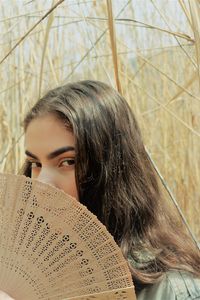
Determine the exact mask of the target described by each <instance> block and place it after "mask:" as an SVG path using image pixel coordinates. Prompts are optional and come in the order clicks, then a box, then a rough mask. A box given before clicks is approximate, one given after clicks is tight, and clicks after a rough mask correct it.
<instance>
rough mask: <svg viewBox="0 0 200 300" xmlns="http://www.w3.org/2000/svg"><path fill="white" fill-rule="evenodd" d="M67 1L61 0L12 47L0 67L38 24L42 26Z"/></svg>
mask: <svg viewBox="0 0 200 300" xmlns="http://www.w3.org/2000/svg"><path fill="white" fill-rule="evenodd" d="M64 1H65V0H59V1H58V2H57V3H56V4H55V5H54V6H53V7H52V8H51V9H49V10H48V12H47V13H46V14H45V15H44V16H43V17H42V18H41V19H40V20H39V21H38V22H36V23H35V24H34V25H33V26H32V27H31V28H30V29H29V30H28V31H27V32H26V33H25V34H24V35H23V36H22V37H21V38H20V40H19V41H18V42H17V43H16V44H15V45H14V46H13V47H12V49H11V50H10V51H9V52H8V53H7V54H6V55H5V56H4V57H3V58H2V59H1V60H0V65H1V64H2V63H3V62H4V61H5V60H6V58H7V57H8V56H9V55H10V54H11V53H12V52H13V51H14V50H15V49H16V48H17V47H18V46H19V44H21V42H23V40H24V39H25V38H26V37H27V36H28V35H29V34H30V33H31V31H33V30H34V29H35V28H36V27H37V26H38V24H40V23H41V22H42V21H43V20H44V19H45V18H46V17H47V16H48V15H49V14H50V13H52V11H53V10H54V9H56V7H57V6H58V5H60V4H61V3H62V2H64Z"/></svg>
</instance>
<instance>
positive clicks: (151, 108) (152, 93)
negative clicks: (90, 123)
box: [0, 0, 200, 240]
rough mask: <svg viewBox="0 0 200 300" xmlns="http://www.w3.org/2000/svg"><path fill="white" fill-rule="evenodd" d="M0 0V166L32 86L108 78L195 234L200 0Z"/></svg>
mask: <svg viewBox="0 0 200 300" xmlns="http://www.w3.org/2000/svg"><path fill="white" fill-rule="evenodd" d="M0 4H1V8H0V80H1V85H0V94H1V98H0V171H1V172H12V173H13V172H14V173H17V172H18V170H19V168H20V167H21V166H22V164H23V161H24V148H23V128H22V121H23V118H24V115H25V113H26V111H27V110H28V109H29V108H30V107H31V106H32V105H33V104H34V103H35V101H37V99H38V97H39V96H40V95H42V94H44V93H45V92H46V91H47V90H48V89H51V88H54V87H55V86H57V85H60V84H64V83H66V82H69V81H74V80H80V79H88V78H90V79H97V80H102V81H105V82H108V83H110V84H111V85H113V86H114V87H116V88H118V89H119V90H120V91H121V93H122V94H123V95H124V96H125V98H126V99H127V101H128V102H129V103H130V105H131V107H132V109H133V111H134V113H135V114H136V116H137V119H138V121H139V124H140V127H141V130H142V134H143V137H144V140H145V145H146V147H147V149H148V151H149V153H150V154H151V157H152V159H153V160H154V162H155V164H156V166H157V167H158V169H159V170H160V173H161V174H162V176H163V178H164V180H165V182H166V183H167V185H168V186H169V187H170V189H171V190H172V192H173V194H174V195H175V197H176V199H177V201H178V203H179V206H180V207H181V209H182V210H183V212H184V215H185V217H186V220H187V221H188V223H189V224H190V226H191V228H192V231H193V232H194V233H195V235H196V236H197V238H198V239H199V240H200V218H199V214H200V213H199V212H200V200H199V199H200V187H199V182H200V170H199V166H200V155H199V151H200V93H199V91H200V69H199V65H200V1H199V0H190V1H189V0H188V1H184V0H170V1H168V0H157V1H156V0H152V1H150V0H113V1H111V0H107V1H106V0H96V1H94V0H93V1H87V0H80V1H78V0H74V1H73V0H71V1H70V0H65V1H63V0H60V1H58V0H57V1H56V0H55V1H50V0H35V1H29V0H1V1H0ZM122 121H123V122H126V120H122ZM166 198H169V197H168V196H167V194H166ZM166 201H168V200H166ZM174 209H175V208H174Z"/></svg>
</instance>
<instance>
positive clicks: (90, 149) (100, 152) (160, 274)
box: [23, 80, 200, 300]
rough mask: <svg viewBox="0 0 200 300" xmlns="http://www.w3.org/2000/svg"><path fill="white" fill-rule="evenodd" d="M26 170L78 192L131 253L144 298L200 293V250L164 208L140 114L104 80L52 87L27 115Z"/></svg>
mask: <svg viewBox="0 0 200 300" xmlns="http://www.w3.org/2000/svg"><path fill="white" fill-rule="evenodd" d="M24 128H25V152H26V155H27V161H26V164H25V167H24V171H23V173H24V174H25V175H26V176H29V177H33V178H37V179H38V180H41V181H44V182H48V183H50V184H52V185H54V186H56V187H58V188H60V189H62V190H64V191H65V192H66V193H68V194H70V195H72V196H74V197H75V198H76V199H77V201H80V202H81V203H83V204H84V205H86V206H87V207H88V209H89V210H90V211H92V212H93V213H94V214H95V215H96V216H97V217H98V218H99V220H100V221H101V222H102V223H104V224H105V225H106V227H107V229H108V231H109V232H110V233H111V234H112V235H113V237H114V239H115V241H116V242H117V243H118V245H119V246H120V247H121V250H122V253H123V255H124V257H125V258H126V259H127V261H128V264H129V266H130V270H131V273H132V277H133V282H134V284H135V287H136V294H137V299H138V300H144V299H145V300H157V299H167V300H169V299H170V300H175V299H200V279H199V278H200V254H199V251H198V250H197V249H196V247H195V246H194V245H193V242H192V241H191V240H190V238H189V237H188V236H187V235H186V233H185V232H184V230H183V229H182V227H181V225H180V224H179V221H178V220H177V217H176V216H175V215H173V214H172V213H171V212H170V211H169V210H168V208H167V207H165V204H164V202H165V201H164V200H163V199H162V196H161V193H160V191H159V186H158V183H157V178H156V175H155V173H154V170H153V167H152V165H151V163H150V161H149V159H148V156H147V154H146V151H145V148H144V145H143V142H142V138H141V134H140V130H139V128H138V125H137V122H136V120H135V117H134V115H133V113H132V111H131V109H130V108H129V106H128V104H127V102H126V101H125V100H124V99H123V97H122V96H121V95H120V94H119V93H118V92H116V91H115V90H114V89H113V88H111V87H110V86H108V85H107V84H105V83H102V82H98V81H89V80H88V81H80V82H77V83H70V84H67V85H65V86H61V87H58V88H56V89H54V90H51V91H50V92H48V93H47V94H46V95H45V96H44V97H43V98H42V99H40V100H39V101H38V102H37V103H36V104H35V106H34V107H33V108H32V109H31V111H30V112H29V113H28V114H27V116H26V118H25V122H24Z"/></svg>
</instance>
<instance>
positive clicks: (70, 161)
mask: <svg viewBox="0 0 200 300" xmlns="http://www.w3.org/2000/svg"><path fill="white" fill-rule="evenodd" d="M74 164H75V160H74V159H73V158H68V159H65V160H63V161H61V163H60V165H59V166H60V167H66V166H71V165H74Z"/></svg>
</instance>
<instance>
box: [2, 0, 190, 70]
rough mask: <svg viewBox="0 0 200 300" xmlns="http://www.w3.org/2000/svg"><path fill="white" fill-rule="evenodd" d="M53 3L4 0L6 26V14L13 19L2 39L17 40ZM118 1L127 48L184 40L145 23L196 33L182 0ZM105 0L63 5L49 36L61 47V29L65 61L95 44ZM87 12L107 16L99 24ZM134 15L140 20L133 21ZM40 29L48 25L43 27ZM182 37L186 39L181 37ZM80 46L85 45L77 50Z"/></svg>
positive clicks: (26, 43) (120, 34) (116, 8)
mask: <svg viewBox="0 0 200 300" xmlns="http://www.w3.org/2000/svg"><path fill="white" fill-rule="evenodd" d="M52 3H53V1H50V0H40V1H29V0H17V1H13V0H0V4H1V10H0V26H1V25H3V21H2V22H1V20H5V18H6V19H8V21H7V22H5V24H4V26H1V27H2V30H0V44H3V43H11V45H14V43H15V42H16V41H17V40H18V39H19V38H20V37H21V36H23V34H24V33H25V32H27V30H28V29H29V28H31V26H32V25H33V24H34V23H35V22H37V21H38V20H39V18H40V17H41V16H42V15H44V14H45V13H46V12H47V10H48V9H49V8H50V7H51V5H52ZM112 3H113V13H114V16H115V17H116V18H117V20H116V33H117V37H118V38H119V39H121V40H123V41H124V43H125V44H126V47H127V50H129V49H130V50H132V51H137V50H138V49H140V50H141V51H145V49H147V50H148V49H152V48H154V47H155V48H159V47H168V46H170V47H171V46H176V45H178V41H177V39H176V38H174V36H173V35H169V34H167V33H161V31H159V30H157V29H150V28H147V27H146V26H145V25H144V24H147V25H152V26H155V27H158V28H162V29H165V30H170V31H175V32H184V33H186V34H190V33H188V32H187V30H188V27H189V26H188V23H187V20H186V17H185V15H184V13H183V10H182V9H181V7H180V5H179V1H177V0H154V1H151V0H132V1H130V0H114V1H113V2H112ZM127 4H128V5H127ZM102 5H104V7H106V1H105V0H96V1H94V0H93V1H89V0H88V1H86V0H85V1H82V0H79V1H77V0H76V1H75V0H71V1H70V0H69V1H65V2H64V3H63V4H61V5H60V6H58V7H57V9H56V11H55V13H54V17H55V18H54V22H53V24H52V28H51V34H50V38H49V48H50V49H52V51H54V49H55V39H54V32H55V30H56V43H57V49H58V48H59V47H62V48H65V49H66V53H67V55H66V56H65V57H64V58H63V59H64V64H65V63H67V61H69V60H71V59H72V56H73V60H74V61H76V60H79V59H80V58H81V57H82V56H83V55H84V53H85V52H81V51H80V49H83V51H85V50H86V49H90V48H91V47H92V46H93V45H94V44H95V42H96V40H97V37H98V36H100V35H101V34H102V32H103V31H104V30H105V29H106V27H107V21H106V17H107V15H106V12H105V9H104V10H103V9H102V10H97V8H98V6H102ZM119 12H121V13H119ZM87 17H90V18H103V19H104V20H101V21H98V24H97V23H96V25H97V26H96V25H95V20H93V21H92V22H93V24H92V22H90V21H88V20H87ZM9 18H10V19H9ZM85 18H86V19H85ZM122 19H124V20H122ZM125 19H129V21H125ZM130 20H132V21H130ZM133 20H136V21H137V22H138V23H135V22H133ZM96 22H97V21H96ZM142 23H144V24H142ZM42 24H43V29H44V30H45V26H46V24H47V20H44V21H43V22H42ZM5 25H6V26H5ZM40 30H42V28H41V27H40ZM37 31H38V29H35V30H34V33H35V34H37ZM30 38H31V35H30ZM29 41H30V40H29V38H27V40H25V41H24V49H26V52H27V53H28V51H29V49H30V47H32V46H31V45H29ZM179 41H180V42H182V40H181V39H179ZM77 48H78V49H79V51H76V49H77ZM96 51H97V50H96ZM94 54H95V51H94ZM131 57H133V54H131ZM27 60H28V55H27Z"/></svg>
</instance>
